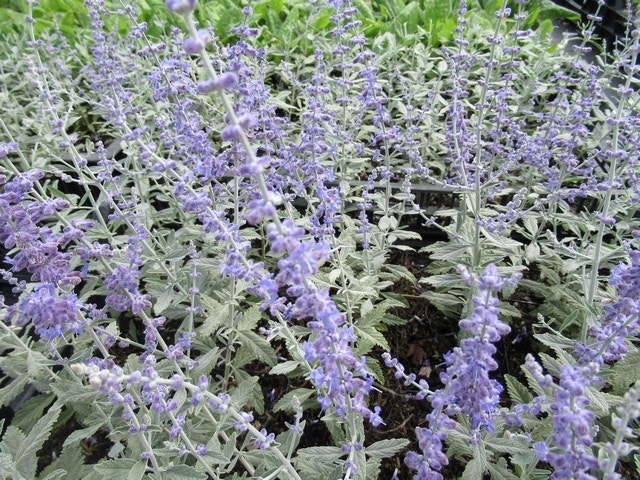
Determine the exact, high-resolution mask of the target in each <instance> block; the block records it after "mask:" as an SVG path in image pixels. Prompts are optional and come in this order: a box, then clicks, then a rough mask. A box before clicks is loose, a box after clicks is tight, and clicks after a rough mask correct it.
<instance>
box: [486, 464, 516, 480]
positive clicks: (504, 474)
mask: <svg viewBox="0 0 640 480" xmlns="http://www.w3.org/2000/svg"><path fill="white" fill-rule="evenodd" d="M487 470H489V473H490V474H491V480H519V479H520V477H518V476H516V475H514V474H513V472H511V471H510V470H509V469H508V468H506V467H504V466H502V465H500V464H499V463H491V462H489V463H488V464H487ZM478 478H482V477H478Z"/></svg>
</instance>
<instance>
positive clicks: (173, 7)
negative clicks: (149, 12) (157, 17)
mask: <svg viewBox="0 0 640 480" xmlns="http://www.w3.org/2000/svg"><path fill="white" fill-rule="evenodd" d="M196 1H197V0H167V1H166V6H167V9H168V10H169V11H170V12H173V13H178V14H180V15H187V14H189V13H191V12H193V10H194V9H195V8H196Z"/></svg>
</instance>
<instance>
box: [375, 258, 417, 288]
mask: <svg viewBox="0 0 640 480" xmlns="http://www.w3.org/2000/svg"><path fill="white" fill-rule="evenodd" d="M382 268H383V269H384V270H386V271H388V272H389V273H391V274H392V275H394V276H395V277H396V278H404V279H405V280H408V281H410V282H411V283H414V284H415V283H416V282H417V281H418V279H417V278H416V276H415V275H414V274H413V273H411V272H410V271H409V269H408V268H407V267H405V266H404V265H393V264H388V263H385V264H384V265H383V266H382Z"/></svg>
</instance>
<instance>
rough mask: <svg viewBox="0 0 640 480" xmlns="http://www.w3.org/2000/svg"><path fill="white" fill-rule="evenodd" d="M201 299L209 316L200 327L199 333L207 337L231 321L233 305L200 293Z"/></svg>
mask: <svg viewBox="0 0 640 480" xmlns="http://www.w3.org/2000/svg"><path fill="white" fill-rule="evenodd" d="M200 300H201V301H202V304H203V306H204V311H205V314H206V315H207V318H206V319H205V321H204V323H203V324H202V326H201V327H200V328H199V329H198V334H199V335H200V336H203V337H206V336H209V335H212V334H213V333H214V332H215V331H216V330H218V328H220V327H221V326H223V325H226V324H227V323H228V322H229V315H230V313H231V305H229V304H226V303H225V304H222V303H220V302H218V301H217V300H214V299H213V298H211V297H207V296H206V295H200Z"/></svg>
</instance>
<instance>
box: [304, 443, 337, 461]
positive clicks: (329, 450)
mask: <svg viewBox="0 0 640 480" xmlns="http://www.w3.org/2000/svg"><path fill="white" fill-rule="evenodd" d="M344 455H345V454H344V452H343V451H342V450H341V449H340V447H331V446H326V447H307V448H301V449H299V450H298V456H300V457H304V458H308V459H310V460H314V461H316V462H319V463H324V464H328V463H331V462H335V461H338V460H339V459H340V458H342V457H344Z"/></svg>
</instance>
